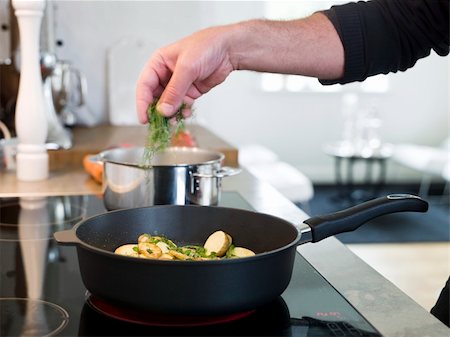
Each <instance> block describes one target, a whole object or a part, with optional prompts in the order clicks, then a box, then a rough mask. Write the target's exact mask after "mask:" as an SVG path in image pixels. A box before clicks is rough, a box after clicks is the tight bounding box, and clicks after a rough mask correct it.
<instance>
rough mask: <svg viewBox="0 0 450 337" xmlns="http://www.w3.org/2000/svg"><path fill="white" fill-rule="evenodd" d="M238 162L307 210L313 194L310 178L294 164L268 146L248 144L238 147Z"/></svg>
mask: <svg viewBox="0 0 450 337" xmlns="http://www.w3.org/2000/svg"><path fill="white" fill-rule="evenodd" d="M239 163H240V165H241V166H242V167H243V168H245V169H246V170H248V171H249V172H250V173H251V174H253V175H254V176H255V177H257V178H258V179H260V180H262V181H265V182H267V183H269V184H270V185H272V186H273V187H275V188H276V189H277V190H278V191H280V192H281V193H282V194H283V195H284V196H286V197H287V198H288V199H289V200H291V201H292V202H295V203H299V204H301V206H302V207H303V208H304V210H305V211H306V212H308V211H309V201H310V200H311V199H312V197H313V196H314V189H313V184H312V182H311V180H310V179H309V178H308V177H307V176H305V175H304V174H303V173H302V172H300V171H299V170H298V169H296V168H295V167H294V166H292V165H290V164H288V163H286V162H283V161H280V159H279V158H278V156H277V155H276V154H275V153H274V152H272V151H271V150H269V149H268V148H266V147H264V146H261V145H257V144H249V145H245V146H242V147H240V148H239Z"/></svg>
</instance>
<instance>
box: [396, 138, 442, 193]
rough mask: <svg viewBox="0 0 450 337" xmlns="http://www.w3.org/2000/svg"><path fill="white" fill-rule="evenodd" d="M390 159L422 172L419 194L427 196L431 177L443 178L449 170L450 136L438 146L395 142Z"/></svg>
mask: <svg viewBox="0 0 450 337" xmlns="http://www.w3.org/2000/svg"><path fill="white" fill-rule="evenodd" d="M392 159H393V160H394V161H396V162H397V163H400V164H402V165H404V166H406V167H409V168H411V169H414V170H416V171H419V172H421V173H422V179H421V181H420V188H419V195H420V196H422V197H427V196H428V193H429V189H430V184H431V181H432V179H433V178H436V177H439V178H441V179H442V178H444V179H445V176H444V172H446V171H445V170H449V168H448V167H450V166H449V163H450V137H449V138H447V139H446V140H445V141H443V142H442V143H441V145H440V146H438V147H432V146H425V145H416V144H397V145H395V148H394V153H393V156H392ZM446 167H447V169H446ZM446 181H448V180H446Z"/></svg>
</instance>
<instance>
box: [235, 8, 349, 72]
mask: <svg viewBox="0 0 450 337" xmlns="http://www.w3.org/2000/svg"><path fill="white" fill-rule="evenodd" d="M230 27H231V29H230V31H231V33H230V35H229V39H228V41H229V47H228V48H229V50H230V60H231V63H232V64H233V68H234V69H235V70H253V71H262V72H273V73H283V74H296V75H305V76H311V77H316V78H319V79H324V80H326V79H330V80H331V79H339V78H340V77H342V75H343V72H344V50H343V47H342V43H341V40H340V38H339V36H338V34H337V32H336V30H335V28H334V26H333V25H332V24H331V22H330V21H329V20H328V18H327V17H326V16H325V15H323V14H322V13H315V14H313V15H312V16H310V17H308V18H305V19H298V20H291V21H270V20H251V21H245V22H241V23H238V24H235V25H232V26H230Z"/></svg>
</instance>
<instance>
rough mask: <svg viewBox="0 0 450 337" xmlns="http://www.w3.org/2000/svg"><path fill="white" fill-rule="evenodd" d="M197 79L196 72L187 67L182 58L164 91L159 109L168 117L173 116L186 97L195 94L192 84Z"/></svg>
mask: <svg viewBox="0 0 450 337" xmlns="http://www.w3.org/2000/svg"><path fill="white" fill-rule="evenodd" d="M195 79H196V74H195V72H194V71H193V69H192V68H191V67H185V66H184V65H183V64H182V62H181V61H180V60H178V62H177V64H176V65H175V69H174V72H173V74H172V77H171V78H170V80H169V83H168V84H167V86H166V88H165V89H164V92H163V93H162V95H161V97H160V99H159V103H158V107H157V108H158V111H160V112H161V114H162V115H164V116H166V117H171V116H172V115H173V114H174V113H175V112H176V111H177V110H178V108H179V107H180V106H181V104H182V103H183V100H184V99H185V97H189V95H188V91H191V92H190V94H194V95H195V93H193V92H192V91H193V89H192V88H194V87H193V86H192V84H193V82H194V81H195Z"/></svg>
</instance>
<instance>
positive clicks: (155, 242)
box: [114, 231, 255, 261]
mask: <svg viewBox="0 0 450 337" xmlns="http://www.w3.org/2000/svg"><path fill="white" fill-rule="evenodd" d="M114 252H115V253H116V254H120V255H125V256H131V257H138V258H145V259H159V260H193V261H198V260H212V259H233V258H241V257H249V256H253V255H255V253H254V252H253V251H251V250H250V249H247V248H244V247H235V246H234V245H233V239H232V237H231V236H230V235H229V234H227V233H225V232H224V231H216V232H214V233H212V234H211V235H210V236H209V237H208V239H207V240H206V241H205V244H204V245H203V246H197V245H184V246H180V247H178V246H177V245H176V244H175V243H174V242H173V241H172V240H170V239H168V238H166V237H164V236H156V235H150V234H142V235H140V236H139V237H138V239H137V243H130V244H125V245H122V246H120V247H118V248H117V249H116V250H115V251H114Z"/></svg>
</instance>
